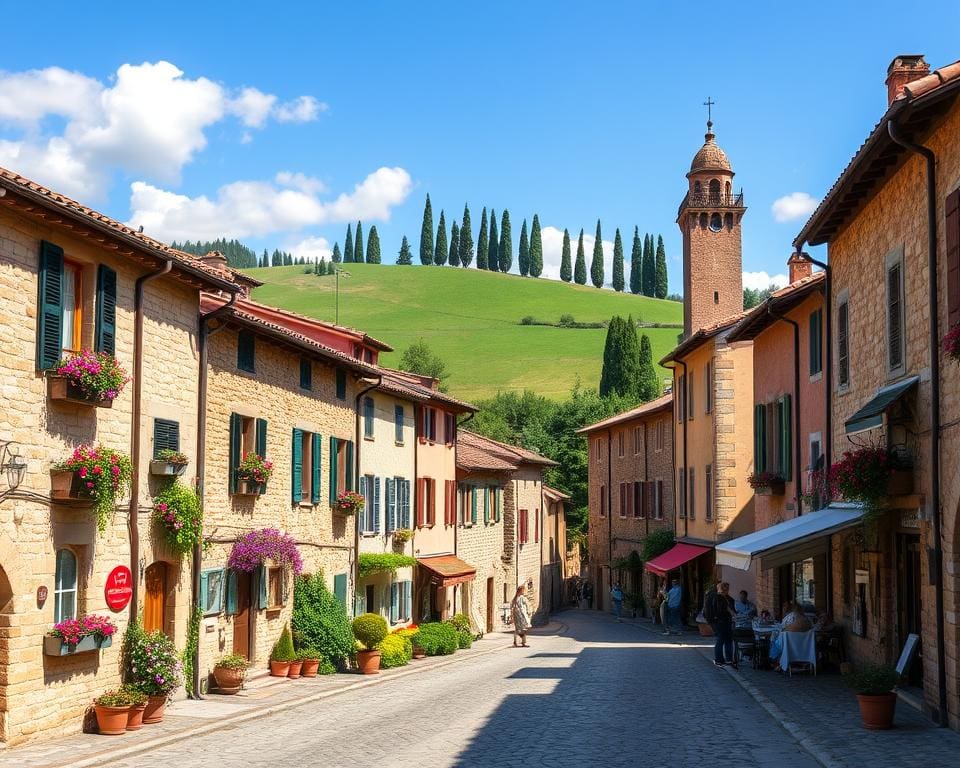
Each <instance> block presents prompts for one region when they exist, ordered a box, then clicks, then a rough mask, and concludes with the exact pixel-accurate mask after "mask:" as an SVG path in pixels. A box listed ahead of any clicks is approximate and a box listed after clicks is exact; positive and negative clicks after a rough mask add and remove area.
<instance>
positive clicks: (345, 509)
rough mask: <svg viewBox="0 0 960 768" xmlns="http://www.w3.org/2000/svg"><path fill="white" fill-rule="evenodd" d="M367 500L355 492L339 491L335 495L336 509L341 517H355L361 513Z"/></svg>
mask: <svg viewBox="0 0 960 768" xmlns="http://www.w3.org/2000/svg"><path fill="white" fill-rule="evenodd" d="M366 503H367V500H366V499H365V498H364V497H363V496H362V495H361V494H359V493H357V492H356V491H340V493H338V494H337V503H336V509H337V512H339V513H340V514H343V515H357V514H359V513H360V512H362V511H363V507H364V505H365V504H366Z"/></svg>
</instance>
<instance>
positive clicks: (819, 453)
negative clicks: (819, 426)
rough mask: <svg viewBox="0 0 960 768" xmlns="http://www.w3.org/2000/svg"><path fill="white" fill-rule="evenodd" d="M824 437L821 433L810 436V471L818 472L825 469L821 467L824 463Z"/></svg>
mask: <svg viewBox="0 0 960 768" xmlns="http://www.w3.org/2000/svg"><path fill="white" fill-rule="evenodd" d="M822 445H823V437H822V435H821V434H820V433H819V432H814V433H813V434H811V435H810V466H809V467H808V469H809V470H810V471H811V472H816V471H817V470H818V469H823V467H821V466H820V464H821V462H822V461H823V448H822Z"/></svg>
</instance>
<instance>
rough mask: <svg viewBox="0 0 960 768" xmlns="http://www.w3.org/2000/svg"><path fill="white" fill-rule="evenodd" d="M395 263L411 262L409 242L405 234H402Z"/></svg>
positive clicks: (404, 263)
mask: <svg viewBox="0 0 960 768" xmlns="http://www.w3.org/2000/svg"><path fill="white" fill-rule="evenodd" d="M397 264H403V265H410V264H413V256H412V254H411V253H410V243H408V242H407V236H406V235H404V236H403V240H402V241H401V243H400V253H399V255H398V256H397Z"/></svg>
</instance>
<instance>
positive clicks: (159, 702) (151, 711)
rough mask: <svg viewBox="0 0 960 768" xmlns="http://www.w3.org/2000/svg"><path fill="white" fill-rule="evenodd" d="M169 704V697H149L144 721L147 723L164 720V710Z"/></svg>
mask: <svg viewBox="0 0 960 768" xmlns="http://www.w3.org/2000/svg"><path fill="white" fill-rule="evenodd" d="M166 706H167V697H166V696H165V695H164V696H151V697H150V698H148V699H147V708H146V709H145V710H144V712H143V722H144V723H145V724H148V725H149V724H150V723H159V722H160V721H161V720H163V710H164V709H165V708H166Z"/></svg>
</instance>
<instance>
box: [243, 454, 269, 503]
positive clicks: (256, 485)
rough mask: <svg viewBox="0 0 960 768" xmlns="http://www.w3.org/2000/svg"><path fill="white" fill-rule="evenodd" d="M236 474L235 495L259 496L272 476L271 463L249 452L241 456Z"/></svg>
mask: <svg viewBox="0 0 960 768" xmlns="http://www.w3.org/2000/svg"><path fill="white" fill-rule="evenodd" d="M236 472H237V492H236V493H237V495H238V496H259V495H260V494H261V493H263V486H265V485H266V484H267V481H268V480H269V479H270V475H272V474H273V462H272V461H268V460H267V459H266V458H264V457H263V456H261V455H260V454H258V453H254V452H253V451H250V452H249V453H245V454H244V455H243V460H242V461H241V462H240V466H239V467H237V469H236Z"/></svg>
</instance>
